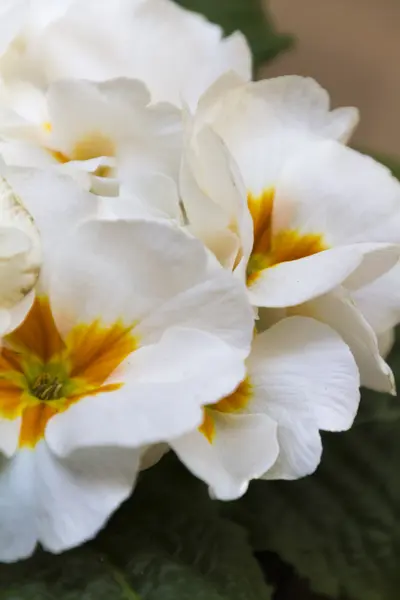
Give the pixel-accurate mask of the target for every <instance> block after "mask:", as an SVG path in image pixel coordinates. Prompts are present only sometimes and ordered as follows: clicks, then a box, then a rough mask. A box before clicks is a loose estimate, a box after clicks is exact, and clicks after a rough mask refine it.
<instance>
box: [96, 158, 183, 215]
mask: <svg viewBox="0 0 400 600" xmlns="http://www.w3.org/2000/svg"><path fill="white" fill-rule="evenodd" d="M118 177H119V180H120V181H121V182H122V183H121V186H120V195H119V198H118V200H117V201H115V199H114V198H112V199H110V200H109V201H108V203H107V204H108V206H107V209H108V210H109V211H110V212H111V213H113V214H114V215H115V216H118V217H119V218H123V219H124V218H125V219H129V218H135V217H139V218H140V217H142V218H146V217H147V218H149V217H150V218H155V219H162V218H164V219H172V220H173V221H176V223H182V212H181V207H180V201H179V195H178V190H177V185H176V183H175V181H174V180H173V179H172V178H171V177H167V176H166V175H163V174H162V173H151V174H147V175H144V174H141V175H139V176H136V175H135V176H134V177H132V175H131V172H130V170H129V171H128V173H124V172H122V173H121V169H119V175H118Z"/></svg>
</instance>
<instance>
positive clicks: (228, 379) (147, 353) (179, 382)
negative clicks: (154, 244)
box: [46, 328, 245, 456]
mask: <svg viewBox="0 0 400 600" xmlns="http://www.w3.org/2000/svg"><path fill="white" fill-rule="evenodd" d="M244 370H245V367H244V362H243V360H242V359H241V358H240V357H238V355H237V353H235V352H233V351H232V349H231V348H230V347H229V346H227V345H226V344H225V343H224V342H221V341H220V340H218V339H217V338H215V337H213V336H211V335H209V334H207V333H204V332H201V331H191V330H185V329H177V328H175V329H170V330H169V331H167V333H165V335H164V336H163V337H162V338H161V340H160V341H159V343H157V344H155V345H154V346H148V347H145V348H140V349H138V350H137V351H136V352H134V353H133V354H132V355H131V356H130V357H129V359H128V361H127V363H126V364H125V365H122V367H121V368H120V369H117V372H116V373H115V375H113V376H112V378H111V380H110V381H120V382H121V383H122V387H121V388H120V389H118V390H116V391H113V392H107V393H103V394H101V393H99V394H97V395H96V396H89V397H87V398H83V399H82V400H80V401H79V402H78V403H76V404H74V405H73V406H71V407H70V408H69V409H68V411H66V412H64V413H62V414H61V413H60V414H58V415H56V416H55V417H53V419H52V420H51V421H50V422H49V424H48V426H47V429H46V440H47V441H48V442H49V444H50V446H51V448H52V449H53V451H54V452H56V453H57V454H58V455H61V456H65V455H68V454H69V453H70V452H72V451H74V450H75V449H76V448H87V447H102V446H109V445H115V446H128V447H133V448H136V447H139V446H142V445H145V444H151V443H156V442H162V441H168V440H169V439H171V438H174V437H176V436H179V435H182V434H183V433H186V432H187V431H190V430H191V429H193V428H195V427H196V426H198V425H200V424H201V420H202V410H201V407H202V406H203V405H205V404H210V403H215V402H217V401H218V400H219V399H220V398H222V397H223V396H225V395H228V394H230V393H231V392H232V391H233V390H234V389H235V387H236V386H237V385H238V384H239V382H240V381H241V379H243V377H244V375H245V371H244Z"/></svg>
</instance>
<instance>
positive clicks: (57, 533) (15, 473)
mask: <svg viewBox="0 0 400 600" xmlns="http://www.w3.org/2000/svg"><path fill="white" fill-rule="evenodd" d="M138 461H139V453H135V452H132V451H126V450H121V449H118V448H108V449H103V450H101V449H96V450H94V451H91V452H89V451H88V452H81V453H79V454H77V455H75V456H73V457H71V458H70V459H69V460H68V461H60V460H59V459H57V458H56V457H54V456H53V455H52V454H51V452H50V451H49V449H48V447H47V446H46V444H45V443H44V442H41V443H39V444H38V445H37V446H36V448H35V449H34V450H20V451H19V452H18V453H17V454H16V455H15V457H14V458H12V459H11V460H9V461H3V462H2V464H1V470H0V540H1V543H0V560H1V561H3V562H13V561H16V560H19V559H22V558H27V557H28V556H30V555H31V554H32V553H33V551H34V549H35V547H36V544H37V543H41V545H42V546H43V547H44V548H45V549H46V550H50V551H51V552H55V553H58V552H62V551H63V550H67V549H69V548H72V547H74V546H77V545H79V544H82V543H83V542H85V541H87V540H88V539H91V538H92V537H94V535H95V534H96V533H97V532H98V531H99V529H100V528H101V527H103V526H104V524H105V522H106V521H107V519H108V518H109V516H110V515H111V513H112V512H113V511H114V510H115V509H116V508H117V507H118V506H119V505H120V504H121V503H122V502H123V501H124V500H125V499H126V498H127V497H128V496H129V495H130V493H131V491H132V487H133V484H134V481H135V477H136V473H137V470H138Z"/></svg>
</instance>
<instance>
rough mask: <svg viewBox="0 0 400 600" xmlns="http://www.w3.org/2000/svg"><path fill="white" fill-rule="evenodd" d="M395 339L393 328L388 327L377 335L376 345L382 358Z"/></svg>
mask: <svg viewBox="0 0 400 600" xmlns="http://www.w3.org/2000/svg"><path fill="white" fill-rule="evenodd" d="M395 341H396V335H395V330H394V329H388V330H387V331H385V332H384V333H380V334H379V335H378V346H379V352H380V353H381V356H383V358H386V357H387V356H388V354H390V352H391V350H392V348H393V346H394V344H395Z"/></svg>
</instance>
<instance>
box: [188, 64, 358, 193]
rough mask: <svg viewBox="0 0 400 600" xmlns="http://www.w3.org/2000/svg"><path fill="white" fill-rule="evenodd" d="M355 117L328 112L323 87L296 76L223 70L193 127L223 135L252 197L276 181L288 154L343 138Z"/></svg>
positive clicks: (352, 113) (353, 113)
mask: <svg viewBox="0 0 400 600" xmlns="http://www.w3.org/2000/svg"><path fill="white" fill-rule="evenodd" d="M356 120H357V111H355V109H354V110H353V109H346V112H342V113H336V112H335V111H333V112H332V113H330V112H329V97H328V94H327V93H326V91H325V90H323V89H322V88H321V87H320V86H319V85H318V84H317V83H316V82H315V81H313V80H312V79H307V78H302V77H297V76H285V77H278V78H275V79H268V80H265V81H260V82H252V83H249V84H243V82H240V81H239V80H237V79H236V82H235V78H233V77H232V75H230V74H228V75H224V76H223V77H222V78H221V80H219V81H217V82H216V84H215V85H214V86H212V87H211V88H210V89H209V90H208V91H207V92H206V94H205V95H204V96H203V98H202V99H201V101H200V102H199V109H198V112H197V114H196V122H197V126H198V127H199V126H201V125H204V124H205V123H208V124H210V125H211V126H212V127H213V129H214V130H215V131H216V132H217V133H218V134H219V135H220V136H221V137H222V139H223V140H224V142H225V144H226V145H227V147H228V149H229V151H230V152H231V153H232V155H233V157H234V159H235V160H236V162H237V164H238V165H239V168H240V171H241V173H242V176H243V179H244V182H245V184H246V187H247V189H248V190H249V192H251V193H252V194H253V195H255V196H257V195H259V194H261V193H262V192H263V190H265V189H268V188H269V187H271V186H275V185H276V182H277V180H278V179H279V175H280V171H281V169H282V167H283V166H284V165H285V163H286V161H287V160H288V159H290V157H292V156H295V155H297V154H302V153H303V152H304V150H305V149H306V148H307V147H308V145H309V144H312V143H313V142H315V141H317V140H319V139H323V138H328V137H334V138H339V139H346V138H347V137H348V136H349V135H350V132H351V130H352V129H353V127H354V126H355V123H356Z"/></svg>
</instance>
